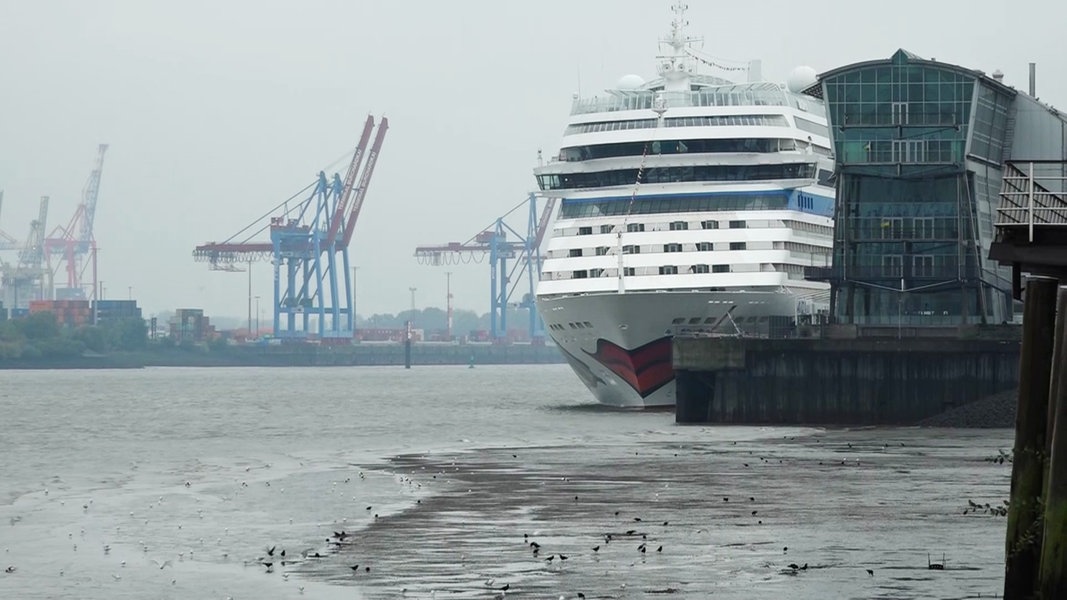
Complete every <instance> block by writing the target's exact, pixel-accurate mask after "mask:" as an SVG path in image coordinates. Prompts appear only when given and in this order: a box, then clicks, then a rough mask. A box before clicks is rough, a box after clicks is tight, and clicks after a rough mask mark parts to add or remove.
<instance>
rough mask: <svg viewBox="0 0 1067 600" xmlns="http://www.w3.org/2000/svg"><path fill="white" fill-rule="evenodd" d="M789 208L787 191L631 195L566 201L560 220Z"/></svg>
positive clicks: (710, 224)
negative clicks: (697, 194)
mask: <svg viewBox="0 0 1067 600" xmlns="http://www.w3.org/2000/svg"><path fill="white" fill-rule="evenodd" d="M631 183H633V182H631ZM827 200H829V199H827ZM826 204H827V206H832V201H828V202H827V203H826ZM788 207H789V196H788V195H787V194H786V193H783V192H767V193H758V194H735V193H729V192H724V193H710V194H703V195H700V196H689V197H678V196H673V197H672V196H653V197H645V198H641V199H637V200H634V199H632V198H631V197H630V196H625V197H615V198H606V199H597V200H572V199H565V200H563V206H562V207H561V208H560V212H559V218H562V219H575V218H585V217H608V216H621V215H647V214H662V213H683V212H709V211H727V210H729V211H734V210H776V209H786V208H788ZM827 216H829V215H827ZM705 223H707V225H705ZM701 227H702V228H703V229H718V228H719V223H718V221H711V220H709V221H705V222H702V223H701Z"/></svg>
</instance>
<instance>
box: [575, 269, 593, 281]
mask: <svg viewBox="0 0 1067 600" xmlns="http://www.w3.org/2000/svg"><path fill="white" fill-rule="evenodd" d="M586 277H589V272H588V271H585V270H582V271H575V272H574V274H573V275H572V276H571V278H572V279H585V278H586Z"/></svg>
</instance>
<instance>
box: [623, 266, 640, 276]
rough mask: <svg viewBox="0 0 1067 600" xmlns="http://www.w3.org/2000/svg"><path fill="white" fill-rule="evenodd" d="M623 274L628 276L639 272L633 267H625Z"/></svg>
mask: <svg viewBox="0 0 1067 600" xmlns="http://www.w3.org/2000/svg"><path fill="white" fill-rule="evenodd" d="M622 274H623V275H624V276H626V277H633V276H634V275H636V274H637V270H636V269H634V268H633V267H623V269H622Z"/></svg>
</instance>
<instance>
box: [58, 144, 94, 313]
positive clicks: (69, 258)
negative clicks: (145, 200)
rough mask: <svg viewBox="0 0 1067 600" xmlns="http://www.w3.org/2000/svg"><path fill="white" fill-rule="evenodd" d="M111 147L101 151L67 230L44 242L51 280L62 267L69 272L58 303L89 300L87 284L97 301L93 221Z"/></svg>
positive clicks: (62, 228)
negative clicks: (87, 272)
mask: <svg viewBox="0 0 1067 600" xmlns="http://www.w3.org/2000/svg"><path fill="white" fill-rule="evenodd" d="M107 147H108V146H107V144H100V145H99V146H98V147H97V155H96V165H95V166H94V168H93V170H92V172H91V173H90V174H89V180H88V181H86V182H85V187H84V188H83V189H82V201H81V202H80V203H79V204H78V208H77V209H75V211H74V216H73V217H71V219H70V223H68V224H67V226H66V227H63V226H59V227H56V228H55V230H53V231H52V233H51V234H49V236H48V237H47V238H45V240H44V257H45V261H46V262H47V264H48V272H49V276H50V278H51V279H52V280H53V281H54V280H55V279H56V276H57V275H58V274H59V269H60V266H61V265H65V270H66V272H67V277H66V287H61V288H59V289H56V290H55V295H56V299H57V300H76V299H83V298H85V297H86V293H85V286H86V283H88V284H91V285H92V291H91V292H90V294H89V296H91V297H92V298H94V299H95V298H96V292H97V280H96V239H95V238H94V237H93V219H94V218H95V216H96V201H97V197H98V196H99V195H100V176H101V175H102V174H103V172H104V153H105V152H107ZM86 269H91V270H92V271H91V276H92V277H91V280H90V281H89V282H85V281H83V278H84V277H85V271H86Z"/></svg>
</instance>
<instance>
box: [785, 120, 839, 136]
mask: <svg viewBox="0 0 1067 600" xmlns="http://www.w3.org/2000/svg"><path fill="white" fill-rule="evenodd" d="M794 118H795V119H796V121H797V129H800V130H801V131H806V132H808V133H814V134H815V135H821V136H823V137H826V138H828V137H830V130H829V129H827V128H826V125H823V124H821V123H816V122H815V121H809V120H807V119H802V118H800V117H794Z"/></svg>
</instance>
